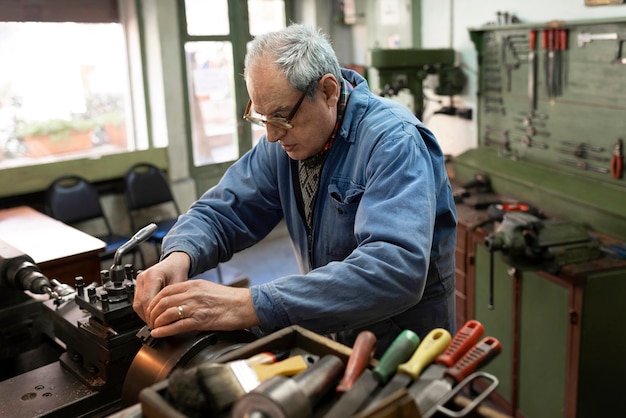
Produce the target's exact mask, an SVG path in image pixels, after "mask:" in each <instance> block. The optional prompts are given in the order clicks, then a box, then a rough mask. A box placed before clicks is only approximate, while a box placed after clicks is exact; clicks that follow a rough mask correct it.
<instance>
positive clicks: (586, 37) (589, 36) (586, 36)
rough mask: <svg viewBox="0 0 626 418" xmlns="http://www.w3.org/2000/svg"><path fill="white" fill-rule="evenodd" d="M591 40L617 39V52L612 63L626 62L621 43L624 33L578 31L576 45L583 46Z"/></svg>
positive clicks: (625, 39) (624, 37)
mask: <svg viewBox="0 0 626 418" xmlns="http://www.w3.org/2000/svg"><path fill="white" fill-rule="evenodd" d="M592 41H617V53H616V54H615V58H614V59H613V60H612V62H613V63H617V64H626V57H623V56H622V52H623V50H622V45H623V44H624V41H626V34H619V33H616V32H613V33H579V34H578V46H579V47H580V48H582V47H584V46H585V45H586V44H588V43H590V42H592Z"/></svg>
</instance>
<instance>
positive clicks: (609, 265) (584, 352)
mask: <svg viewBox="0 0 626 418" xmlns="http://www.w3.org/2000/svg"><path fill="white" fill-rule="evenodd" d="M500 198H501V199H502V200H503V201H515V199H514V198H512V197H510V196H500ZM457 211H458V215H459V226H458V234H457V258H456V263H457V266H456V267H457V326H459V325H458V324H461V323H464V321H466V320H467V319H477V320H478V321H480V322H481V323H482V324H483V325H484V326H485V329H487V330H489V332H490V334H491V335H493V336H494V337H496V338H498V339H499V340H500V341H501V343H502V347H503V351H502V353H501V354H500V355H499V356H498V357H497V358H496V359H494V360H493V362H492V363H491V364H489V365H488V366H486V367H485V371H487V372H489V373H492V374H493V375H495V376H498V378H499V379H500V385H499V386H498V389H497V393H496V394H495V396H494V395H492V399H494V400H495V402H496V404H497V405H498V406H499V407H500V408H501V409H502V410H503V411H504V412H506V413H507V414H510V415H512V416H520V417H532V418H541V417H546V418H552V417H578V418H583V417H600V416H617V415H619V412H620V411H621V406H620V405H619V404H618V403H616V402H614V400H615V399H619V398H620V396H621V395H622V388H623V387H624V385H623V382H622V376H624V375H626V365H624V363H623V362H621V361H619V359H620V358H621V355H622V354H623V353H624V352H626V335H624V333H623V332H622V331H621V324H623V323H624V321H626V311H625V310H624V309H623V308H622V303H623V297H624V295H625V294H626V259H620V258H617V257H613V256H607V255H604V256H601V257H600V258H598V259H594V260H590V261H588V262H583V263H576V264H571V265H565V266H563V267H562V268H561V269H560V270H559V271H558V272H557V273H548V272H545V271H541V270H521V269H516V268H513V267H511V266H510V265H508V264H507V263H506V262H505V261H503V259H502V258H501V257H500V256H499V254H498V253H495V254H493V257H494V260H493V277H494V287H493V294H492V293H491V289H490V283H489V280H490V274H491V272H490V257H491V256H492V254H490V252H489V251H488V249H487V248H486V246H485V238H486V237H487V236H488V235H489V234H490V233H491V232H493V230H494V222H492V221H490V220H489V215H488V214H487V210H486V208H483V209H476V208H475V207H473V206H470V205H467V204H463V203H459V204H458V205H457ZM602 239H603V240H611V241H613V240H612V239H611V238H609V237H606V236H602ZM491 302H493V309H491V308H490V307H489V305H490V303H491Z"/></svg>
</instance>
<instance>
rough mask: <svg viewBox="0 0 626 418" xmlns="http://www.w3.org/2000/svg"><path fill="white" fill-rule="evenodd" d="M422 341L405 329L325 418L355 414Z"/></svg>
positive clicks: (338, 417)
mask: <svg viewBox="0 0 626 418" xmlns="http://www.w3.org/2000/svg"><path fill="white" fill-rule="evenodd" d="M419 342H420V338H419V336H418V335H417V334H416V333H414V332H413V331H411V330H408V329H407V330H404V331H402V332H401V333H400V335H398V336H397V337H396V339H395V340H394V341H393V343H391V345H390V346H389V348H388V349H387V350H386V351H385V353H384V354H383V356H382V357H381V359H380V362H379V363H378V365H377V366H376V367H374V369H372V370H370V369H365V370H364V371H363V373H361V376H359V378H358V379H357V381H356V382H355V383H354V385H353V386H352V389H350V390H349V391H348V392H346V393H344V394H343V396H341V398H339V400H338V401H337V402H335V404H334V405H333V406H332V407H331V408H330V410H329V411H328V412H327V413H326V415H324V417H325V418H346V417H349V416H351V415H354V414H355V413H356V412H357V411H358V410H359V409H360V408H361V406H362V405H363V404H364V403H365V401H366V400H367V398H368V397H369V396H370V395H371V394H372V393H373V392H374V391H375V390H376V389H377V388H378V387H379V386H380V385H384V384H385V383H387V381H388V380H389V378H390V377H391V375H392V374H393V373H394V372H395V370H396V368H397V367H398V365H399V364H401V363H403V362H405V361H407V359H409V358H410V357H411V355H412V354H413V353H414V352H415V350H416V349H417V347H418V345H419Z"/></svg>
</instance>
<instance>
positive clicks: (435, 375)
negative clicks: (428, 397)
mask: <svg viewBox="0 0 626 418" xmlns="http://www.w3.org/2000/svg"><path fill="white" fill-rule="evenodd" d="M484 332H485V327H483V324H481V323H480V322H479V321H477V320H475V319H470V320H469V321H467V322H466V323H465V324H464V325H463V326H462V327H461V329H460V330H458V331H457V333H456V334H455V335H454V337H453V338H452V341H451V342H450V344H448V347H447V348H446V349H445V351H444V352H443V353H441V354H439V355H438V356H437V358H436V359H435V362H434V363H433V364H431V365H430V366H428V367H427V368H426V370H424V372H423V373H422V374H421V375H420V376H419V377H418V379H417V380H416V381H415V382H414V383H413V384H412V385H411V387H410V388H409V392H410V393H411V395H413V397H416V396H417V395H419V394H420V393H421V392H422V391H423V390H424V388H426V386H428V385H429V384H430V383H431V382H433V381H434V380H437V379H441V378H443V374H444V372H445V371H446V369H447V368H448V367H451V366H453V365H454V363H456V362H457V361H458V360H459V359H460V358H461V357H462V356H463V355H464V354H465V353H466V352H467V351H468V350H469V349H470V348H472V346H473V345H474V344H476V343H477V342H478V341H480V338H481V337H482V336H483V334H484Z"/></svg>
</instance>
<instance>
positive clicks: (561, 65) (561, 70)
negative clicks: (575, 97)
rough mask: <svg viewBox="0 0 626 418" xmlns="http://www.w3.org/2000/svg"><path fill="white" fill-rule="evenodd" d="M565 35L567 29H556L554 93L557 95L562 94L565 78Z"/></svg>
mask: <svg viewBox="0 0 626 418" xmlns="http://www.w3.org/2000/svg"><path fill="white" fill-rule="evenodd" d="M567 36H568V31H567V29H565V28H559V29H557V30H556V39H557V52H556V53H557V64H558V65H557V66H558V70H557V72H556V88H555V94H556V95H557V96H562V95H563V87H564V86H565V81H566V80H567V59H566V56H565V51H567Z"/></svg>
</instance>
